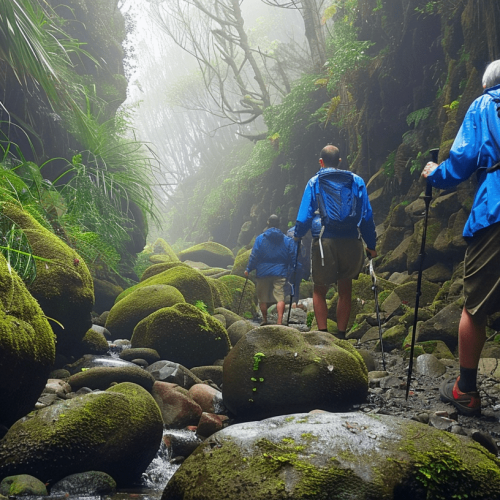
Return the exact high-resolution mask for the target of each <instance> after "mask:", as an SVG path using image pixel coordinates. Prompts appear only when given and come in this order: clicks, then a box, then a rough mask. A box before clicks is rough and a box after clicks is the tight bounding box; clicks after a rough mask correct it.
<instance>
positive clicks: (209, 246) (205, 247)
mask: <svg viewBox="0 0 500 500" xmlns="http://www.w3.org/2000/svg"><path fill="white" fill-rule="evenodd" d="M178 257H179V260H181V261H183V262H184V261H186V260H191V261H195V262H196V261H200V262H203V263H205V264H207V265H209V266H210V267H227V266H231V265H232V264H233V262H234V254H233V252H232V251H231V250H230V249H229V248H227V247H225V246H224V245H221V244H220V243H216V242H215V241H207V242H205V243H200V244H198V245H195V246H193V247H190V248H188V249H186V250H183V251H182V252H180V253H179V255H178Z"/></svg>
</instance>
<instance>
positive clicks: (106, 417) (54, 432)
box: [0, 383, 163, 486]
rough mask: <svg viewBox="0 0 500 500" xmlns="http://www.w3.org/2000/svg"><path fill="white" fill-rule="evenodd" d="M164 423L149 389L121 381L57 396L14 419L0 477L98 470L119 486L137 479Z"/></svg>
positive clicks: (0, 458) (0, 451)
mask: <svg viewBox="0 0 500 500" xmlns="http://www.w3.org/2000/svg"><path fill="white" fill-rule="evenodd" d="M162 432H163V423H162V419H161V414H160V410H159V409H158V405H157V404H156V402H155V401H154V399H153V397H152V396H151V394H149V392H148V391H146V390H145V389H143V388H142V387H140V386H138V385H136V384H131V383H123V384H118V385H115V386H114V387H111V388H110V389H108V390H107V391H104V392H102V391H101V392H94V393H89V394H86V395H83V396H77V397H75V398H73V399H69V400H65V401H60V402H59V403H56V404H53V405H51V406H50V407H47V408H43V409H41V410H38V411H36V412H34V413H32V414H30V416H29V417H28V418H26V419H23V420H19V421H18V422H16V423H15V424H14V425H13V426H12V427H11V428H10V429H9V432H8V433H7V434H6V435H5V437H4V438H3V440H2V445H1V446H0V477H5V476H12V475H15V474H21V473H23V474H30V475H32V476H34V477H36V478H38V479H40V480H41V481H43V482H48V481H49V480H50V481H51V482H55V481H58V480H59V479H62V478H64V477H66V476H68V475H70V474H77V473H79V472H85V471H90V470H99V471H102V472H105V473H107V474H109V475H110V476H111V477H112V478H113V479H114V480H115V481H116V482H117V484H118V485H119V486H123V485H128V484H131V483H133V482H134V481H137V480H138V479H139V478H140V475H141V474H142V473H143V472H144V471H145V469H146V467H147V466H148V465H149V464H150V463H151V460H152V459H153V458H154V457H155V455H156V453H157V451H158V448H159V446H160V443H161V438H162Z"/></svg>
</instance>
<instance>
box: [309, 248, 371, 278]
mask: <svg viewBox="0 0 500 500" xmlns="http://www.w3.org/2000/svg"><path fill="white" fill-rule="evenodd" d="M321 245H322V246H323V254H324V262H325V265H324V266H322V265H321V253H320V247H319V238H314V239H313V242H312V249H311V256H312V277H313V283H314V284H315V285H319V286H330V285H332V284H334V283H337V281H338V280H340V279H345V278H351V279H356V278H357V277H358V276H359V273H360V272H361V270H362V269H363V263H364V260H365V256H364V251H363V242H362V241H361V240H354V239H352V238H349V239H348V238H335V239H333V238H321Z"/></svg>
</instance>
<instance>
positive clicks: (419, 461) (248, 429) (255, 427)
mask: <svg viewBox="0 0 500 500" xmlns="http://www.w3.org/2000/svg"><path fill="white" fill-rule="evenodd" d="M499 466H500V461H499V460H498V459H497V458H496V457H494V456H493V455H492V454H490V453H488V452H487V451H486V450H485V449H484V448H483V447H482V446H481V445H480V444H478V443H476V442H474V441H473V440H472V439H470V438H468V437H464V436H458V435H455V434H450V433H448V432H445V431H441V430H438V429H435V428H433V427H430V426H427V425H424V424H421V423H419V422H415V421H412V420H408V419H402V418H395V417H390V416H387V415H373V416H370V415H365V414H361V413H341V414H331V413H317V414H307V413H300V414H295V415H288V416H285V415H284V416H280V417H275V418H271V419H268V420H264V421H262V422H249V423H245V424H236V425H232V426H230V427H227V428H226V429H223V430H221V431H219V432H217V433H216V434H214V435H213V436H211V437H210V438H208V439H207V440H205V441H204V442H203V443H202V444H201V445H200V446H198V448H197V449H196V450H195V451H194V452H193V453H192V454H191V455H190V456H189V457H188V458H187V459H186V461H185V462H184V463H183V464H182V465H181V467H180V468H179V469H178V470H177V471H176V473H175V474H174V475H173V477H172V478H171V479H170V481H169V482H168V484H167V486H166V488H165V490H164V492H163V495H162V500H178V499H181V498H183V499H188V498H189V499H195V498H196V499H206V500H212V499H214V500H215V499H219V498H224V499H227V500H240V499H241V498H249V499H252V500H269V499H271V498H272V499H273V500H289V499H296V500H299V499H300V500H304V499H309V500H320V499H328V500H343V499H353V500H354V499H358V500H361V499H363V500H368V499H370V500H390V499H404V498H407V499H412V500H426V499H429V498H436V499H437V498H452V496H451V493H453V495H454V496H453V498H469V495H470V494H471V492H474V495H475V496H474V498H480V499H483V500H494V499H497V498H500V468H499Z"/></svg>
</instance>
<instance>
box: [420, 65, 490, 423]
mask: <svg viewBox="0 0 500 500" xmlns="http://www.w3.org/2000/svg"><path fill="white" fill-rule="evenodd" d="M482 84H483V88H484V89H485V90H484V93H483V94H482V95H481V96H480V97H478V98H477V99H476V100H475V101H474V102H473V103H472V104H471V106H470V107H469V110H468V111H467V114H466V115H465V118H464V121H463V123H462V125H461V127H460V130H459V131H458V134H457V136H456V138H455V141H454V142H453V145H452V147H451V150H450V155H449V158H448V159H447V160H446V161H444V162H443V163H441V164H440V165H439V166H438V165H437V164H436V163H433V162H429V163H428V164H427V165H426V166H425V168H424V170H423V171H422V176H423V177H424V178H426V179H427V182H430V183H431V184H432V185H433V186H435V187H438V188H440V189H448V188H450V187H452V186H456V185H457V184H459V183H461V182H462V181H464V180H466V179H468V178H469V177H470V176H471V175H472V174H474V173H475V174H476V177H477V181H478V186H477V190H476V194H475V197H474V203H473V205H472V209H471V212H470V215H469V218H468V219H467V221H466V223H465V227H464V230H463V236H464V238H465V240H466V241H467V250H466V253H465V260H464V297H465V303H464V307H463V310H462V316H461V319H460V324H459V327H458V352H459V361H460V375H459V377H458V378H455V377H453V378H452V379H450V380H447V381H445V382H443V384H442V385H441V387H440V389H439V393H440V397H441V400H442V401H445V402H448V403H451V404H452V405H454V406H455V407H456V408H457V410H458V411H459V413H461V414H464V415H470V416H475V415H480V414H481V398H480V395H479V392H478V390H477V371H478V365H479V358H480V355H481V351H482V349H483V346H484V343H485V341H486V319H487V316H488V315H490V314H493V313H495V312H498V311H499V310H500V265H499V264H498V262H499V259H500V170H499V168H500V163H499V162H500V60H497V61H494V62H492V63H491V64H490V65H489V66H488V67H487V68H486V71H485V72H484V75H483V81H482Z"/></svg>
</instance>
